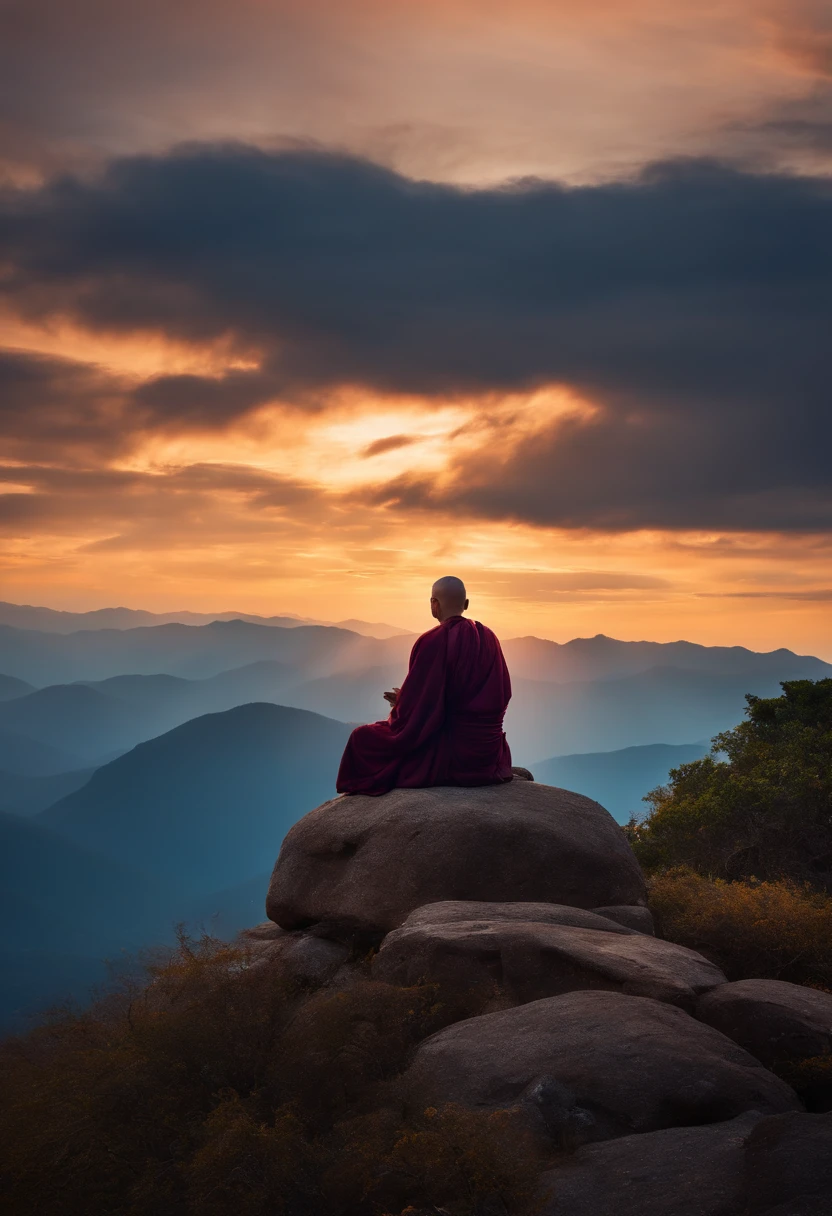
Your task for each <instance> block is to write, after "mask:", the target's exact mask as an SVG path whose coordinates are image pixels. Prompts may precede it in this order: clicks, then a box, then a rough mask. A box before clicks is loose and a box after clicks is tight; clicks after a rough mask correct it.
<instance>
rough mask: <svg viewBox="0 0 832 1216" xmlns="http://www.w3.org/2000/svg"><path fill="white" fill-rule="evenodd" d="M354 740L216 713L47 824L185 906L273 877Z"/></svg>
mask: <svg viewBox="0 0 832 1216" xmlns="http://www.w3.org/2000/svg"><path fill="white" fill-rule="evenodd" d="M348 734H349V728H348V727H347V726H345V725H344V724H343V723H340V722H334V721H332V720H331V719H328V718H324V717H320V716H319V715H317V714H311V713H306V712H304V711H303V710H298V709H289V708H286V707H284V706H278V705H267V704H254V705H243V706H240V707H238V708H236V709H231V710H228V711H227V712H225V713H220V714H208V715H206V716H204V717H201V718H197V719H194V720H193V721H190V722H187V723H185V724H184V725H183V726H179V727H177V728H176V729H175V730H172V731H170V732H168V733H167V734H165V735H162V736H161V737H160V738H158V739H153V740H151V741H150V742H148V743H142V744H140V745H139V746H138V747H136V748H134V749H133V751H131V752H129V753H128V754H127V755H125V756H122V757H120V758H119V759H118V760H114V761H113V762H112V763H111V764H108V765H106V766H105V767H103V768H100V769H98V771H97V772H96V773H95V774H94V775H93V777H92V779H91V780H90V781H89V783H88V784H87V785H85V786H84V787H83V788H82V789H80V790H78V791H77V792H76V793H74V794H70V795H69V796H68V797H66V798H63V799H61V801H60V802H58V803H56V804H55V805H54V806H52V807H50V808H49V809H48V810H47V811H45V812H43V814H42V815H41V816H40V817H39V822H41V823H43V824H45V825H47V826H50V827H53V828H55V829H56V830H58V831H60V832H61V833H62V834H63V835H65V836H67V837H68V838H69V839H71V840H73V841H75V842H76V843H77V844H79V845H82V846H85V847H94V848H95V849H96V850H98V851H100V852H102V853H105V854H106V855H107V856H110V857H113V858H115V859H117V860H121V861H123V862H125V863H129V864H130V865H134V866H136V867H137V868H138V869H140V870H142V871H143V872H145V873H147V874H150V875H153V876H154V877H157V878H160V879H161V880H163V881H165V882H168V881H170V882H175V883H176V886H177V889H178V891H179V892H180V893H181V895H182V897H183V899H186V898H188V897H190V896H196V895H198V894H201V893H209V892H211V891H215V890H220V889H221V888H223V887H228V886H232V885H234V884H236V883H239V882H243V881H244V880H246V879H248V878H250V877H251V876H252V875H253V874H259V873H261V872H263V871H264V870H265V869H267V868H268V866H269V865H270V863H271V861H272V860H273V857H274V854H275V852H276V850H277V848H278V847H279V845H280V841H281V840H282V838H283V835H284V834H285V832H286V830H287V829H288V828H289V827H290V826H291V824H292V823H294V822H295V820H296V819H297V818H299V817H300V815H302V814H303V813H304V812H305V811H306V810H307V809H308V808H309V807H310V806H315V805H316V804H317V803H319V802H322V801H324V800H325V799H326V798H328V797H331V796H332V794H333V793H334V785H335V775H336V773H337V769H338V763H339V760H340V758H341V753H342V751H343V747H344V744H345V742H346V739H347V736H348Z"/></svg>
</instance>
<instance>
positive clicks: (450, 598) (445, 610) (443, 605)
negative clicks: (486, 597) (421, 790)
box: [430, 574, 468, 621]
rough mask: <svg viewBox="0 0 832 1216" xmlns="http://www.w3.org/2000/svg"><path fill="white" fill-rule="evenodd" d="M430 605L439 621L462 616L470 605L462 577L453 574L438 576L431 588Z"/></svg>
mask: <svg viewBox="0 0 832 1216" xmlns="http://www.w3.org/2000/svg"><path fill="white" fill-rule="evenodd" d="M430 605H431V612H432V613H433V615H434V616H435V617H436V619H437V620H438V621H444V620H445V619H446V617H449V616H460V615H461V614H462V613H463V612H464V611H465V609H466V608H467V607H468V598H467V596H466V594H465V584H464V583H463V581H462V579H461V578H456V577H455V576H454V575H453V574H446V575H445V577H444V578H438V579H437V580H436V582H435V583H434V584H433V587H432V588H431V593H430Z"/></svg>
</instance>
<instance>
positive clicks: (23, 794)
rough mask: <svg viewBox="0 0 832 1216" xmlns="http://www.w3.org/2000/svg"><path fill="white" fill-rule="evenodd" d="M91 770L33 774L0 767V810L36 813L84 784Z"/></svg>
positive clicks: (28, 813) (26, 813)
mask: <svg viewBox="0 0 832 1216" xmlns="http://www.w3.org/2000/svg"><path fill="white" fill-rule="evenodd" d="M94 772H95V769H93V768H79V769H74V770H72V771H71V772H65V773H55V774H53V775H51V776H47V777H38V776H35V777H33V776H29V775H26V774H22V773H10V772H8V770H3V769H0V811H11V812H12V813H13V814H15V815H37V814H38V813H39V812H40V811H45V810H46V808H47V807H49V806H51V805H52V803H53V802H57V801H58V799H59V798H65V797H66V795H67V794H72V793H74V792H75V790H79V789H80V788H81V786H82V785H86V784H87V782H88V781H89V779H90V777H91V776H92V775H93V773H94Z"/></svg>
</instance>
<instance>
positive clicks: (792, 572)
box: [0, 0, 832, 659]
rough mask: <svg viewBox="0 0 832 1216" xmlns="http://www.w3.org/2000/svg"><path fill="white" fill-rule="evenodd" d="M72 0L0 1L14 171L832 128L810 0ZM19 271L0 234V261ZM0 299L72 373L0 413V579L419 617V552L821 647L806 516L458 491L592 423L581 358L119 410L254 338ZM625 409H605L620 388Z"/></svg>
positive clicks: (682, 142) (638, 623)
mask: <svg viewBox="0 0 832 1216" xmlns="http://www.w3.org/2000/svg"><path fill="white" fill-rule="evenodd" d="M71 8H72V10H73V14H74V21H75V23H76V32H77V34H78V36H77V37H76V38H74V39H72V38H71V39H70V41H69V43H67V41H66V35H67V28H68V27H67V26H66V23H67V21H68V19H69V18H68V14H69V9H68V8H65V7H64V8H62V7H61V6H58V5H50V4H48V3H47V0H37V2H36V3H34V4H31V5H29V6H28V7H25V6H23V5H11V6H8V13H7V14H5V20H10V21H11V25H10V27H9V30H8V31H7V32H10V33H11V34H12V35H13V39H12V41H13V43H14V46H15V47H16V54H17V56H18V62H19V63H20V64H22V65H26V66H27V68H28V73H29V76H28V79H29V81H30V85H29V86H28V88H27V87H26V84H25V80H24V79H23V77H22V76H21V77H20V79H19V81H18V85H19V88H20V89H21V90H22V91H23V92H22V93H21V99H20V102H19V104H17V105H11V104H10V101H9V99H10V94H11V88H12V85H13V84H14V81H12V84H11V85H9V84H7V86H6V87H5V88H4V89H3V90H1V91H0V102H4V103H5V111H0V166H2V167H3V169H4V171H5V172H4V175H5V180H6V182H7V183H11V185H10V187H9V189H10V190H11V191H12V193H14V195H15V198H18V197H19V191H20V189H21V188H23V189H24V192H25V190H31V191H33V192H36V190H37V187H38V186H39V185H40V184H41V183H42V182H44V181H48V180H49V179H51V178H52V176H53V175H54V174H55V173H56V172H61V171H65V170H72V171H73V172H80V173H81V174H82V175H87V176H89V175H92V176H93V177H94V175H95V174H96V172H97V171H98V168H99V167H100V166H101V165H102V164H104V163H105V162H106V161H107V160H108V159H109V158H111V157H112V156H113V155H116V154H118V155H131V154H134V153H138V152H147V153H152V154H158V153H164V152H165V151H166V150H167V149H169V148H170V147H172V146H173V145H175V144H177V143H179V142H181V141H183V140H213V139H228V138H233V139H236V140H240V141H245V142H248V143H251V144H256V145H259V146H261V147H264V148H267V149H272V148H281V147H287V146H289V147H293V146H296V145H299V144H303V145H304V146H306V145H308V144H309V143H310V142H311V143H312V144H313V145H315V146H318V147H325V148H329V149H332V148H335V149H337V150H340V151H342V152H345V153H348V154H350V155H359V156H363V157H368V158H369V159H371V160H372V161H375V162H377V163H380V164H384V165H386V166H390V167H392V168H393V169H395V170H396V171H397V172H398V173H401V174H404V175H405V176H407V177H413V178H418V179H427V180H429V181H434V182H452V183H458V184H459V183H461V184H464V185H470V186H481V185H482V184H483V183H499V182H503V181H504V180H505V179H507V178H523V177H526V176H535V175H536V176H540V177H542V178H546V179H549V180H554V181H561V182H565V183H570V184H576V183H597V182H607V181H610V180H615V179H622V180H626V179H628V178H630V177H631V176H632V175H633V174H635V173H638V171H639V170H640V169H641V168H642V167H643V166H644V165H646V164H648V163H650V162H652V161H655V160H658V159H661V158H667V157H670V156H679V155H686V156H691V157H699V156H705V155H715V156H718V157H721V158H725V157H727V158H729V159H731V160H732V163H735V164H737V165H739V166H741V167H742V168H743V171H745V170H746V169H749V167H750V169H749V171H751V172H758V171H765V172H771V173H779V174H786V175H789V174H798V175H810V176H813V177H815V178H823V177H824V176H825V175H826V174H828V171H829V160H830V156H832V139H829V140H828V142H826V143H825V142H824V138H821V137H820V136H817V135H816V134H814V135H813V138H811V139H807V138H802V137H801V138H800V139H796V138H794V136H795V132H796V131H798V130H799V131H800V132H803V133H804V134H805V131H806V130H807V129H809V128H811V131H812V132H817V131H819V130H826V129H827V127H828V130H830V131H832V103H830V104H829V105H828V108H827V103H828V102H829V94H828V92H827V89H828V82H829V77H830V72H832V55H831V54H830V47H832V22H830V20H829V11H828V7H827V6H826V5H823V4H819V3H818V4H814V3H811V2H809V0H806V2H799V0H798V2H795V0H792V2H790V3H788V4H787V3H779V2H775V0H725V2H723V3H719V4H716V3H714V4H709V3H697V4H694V3H689V2H688V0H670V2H665V3H661V4H659V3H658V2H657V0H621V2H616V3H612V2H611V0H610V2H609V3H599V4H595V5H592V6H588V5H579V4H577V3H575V2H574V0H569V2H567V0H559V2H555V3H545V4H544V3H535V2H532V0H516V2H515V3H513V4H511V5H509V4H506V3H497V2H496V0H492V2H485V3H483V2H481V0H480V2H478V3H476V4H475V3H474V2H473V0H455V2H454V3H450V4H446V3H443V4H439V3H433V2H432V0H431V2H425V0H422V2H421V3H420V4H418V5H417V4H414V3H402V2H398V3H396V2H393V3H390V2H388V3H384V4H382V3H380V0H349V2H345V0H342V2H341V3H339V4H335V3H332V2H327V0H311V2H310V3H308V4H305V5H303V6H300V5H297V4H288V3H267V2H266V0H244V2H241V3H237V4H235V5H233V6H232V5H231V4H230V3H226V2H224V0H212V2H210V3H203V4H200V5H198V6H197V5H196V4H192V3H180V4H177V5H174V4H172V3H163V2H162V0H153V2H152V3H148V4H147V5H145V6H141V14H142V19H141V22H140V24H139V25H137V24H136V21H137V18H136V14H137V12H138V7H137V6H130V7H129V8H128V6H126V5H121V4H107V5H105V4H103V3H98V2H97V0H83V2H80V3H78V4H75V5H73V6H71ZM41 10H42V11H41ZM39 13H40V16H41V17H43V16H44V14H46V13H48V15H49V18H50V19H49V20H48V21H46V23H45V24H44V22H43V21H41V22H40V23H39V22H38V20H37V18H38V14H39ZM79 15H80V18H85V19H86V20H82V19H80V18H79ZM0 24H2V20H0ZM82 31H86V33H85V35H84V37H83V38H82V37H81V36H80V35H81V32H82ZM1 32H2V30H0V33H1ZM0 68H2V63H0ZM21 71H22V68H21ZM23 93H25V96H24V95H23ZM824 124H826V125H824ZM761 158H767V160H766V161H765V164H764V165H763V164H762V161H761ZM761 165H762V168H761ZM32 197H34V193H33V194H32ZM446 256H448V257H452V256H453V251H447V253H446ZM14 273H16V272H12V271H9V270H8V266H7V263H6V262H3V261H0V288H1V287H2V286H3V284H4V282H10V281H11V280H12V278H13V277H14ZM4 276H6V277H5V279H4ZM61 290H63V288H61ZM33 301H34V302H33ZM2 307H3V311H2V314H0V332H1V333H2V347H3V353H15V354H16V355H21V356H25V357H27V358H30V357H31V358H33V359H40V358H43V357H50V358H51V357H54V358H57V359H59V360H62V361H64V362H63V363H61V364H56V365H55V366H57V367H65V368H66V369H67V379H66V384H67V388H66V397H65V398H64V397H63V396H62V390H61V386H60V377H59V379H58V388H57V389H54V390H53V389H50V393H52V394H53V396H50V397H49V398H48V399H46V397H44V399H42V400H37V401H36V402H35V405H36V407H37V409H38V410H39V411H40V412H39V414H38V418H39V422H38V425H37V426H36V427H25V426H23V425H18V420H17V418H16V415H15V411H16V410H17V409H18V407H17V406H16V405H14V404H13V405H12V406H11V408H10V417H11V419H12V420H11V422H9V423H8V425H7V426H6V430H5V432H4V434H3V435H2V436H0V440H2V444H3V447H2V454H0V528H2V551H1V552H0V580H1V581H2V591H0V598H3V599H6V600H11V601H14V602H29V603H36V604H47V605H49V606H52V607H57V608H71V609H88V608H95V607H101V606H104V605H115V604H119V605H127V606H130V607H141V608H147V609H152V610H157V611H167V610H174V609H181V608H190V609H195V610H203V611H214V610H216V611H220V610H226V609H239V610H241V611H246V612H256V613H263V614H270V613H275V614H277V613H282V612H293V613H297V614H299V615H308V616H313V617H319V618H326V619H343V618H347V617H353V616H355V617H362V618H364V619H367V620H387V621H390V622H391V623H395V624H399V625H402V626H404V627H408V628H412V629H414V630H415V629H420V628H422V627H423V626H425V625H426V624H427V609H426V599H427V592H428V588H429V585H430V583H431V581H432V580H433V579H434V578H435V577H438V576H440V575H443V574H447V573H454V574H459V575H460V576H462V577H463V578H464V579H465V581H466V583H467V584H468V585H469V590H470V593H471V599H472V612H473V613H475V614H476V615H477V616H479V617H481V619H483V620H485V621H486V622H488V623H489V624H492V625H494V626H495V627H496V628H497V629H498V630H499V631H500V632H502V633H503V634H504V635H506V636H512V635H513V636H517V635H521V634H525V633H534V634H537V635H538V636H543V637H549V638H553V639H556V640H559V641H565V640H567V639H568V638H570V637H573V636H579V635H583V636H586V635H591V634H595V633H598V632H603V633H607V634H609V635H612V636H615V637H619V638H631V639H635V638H651V639H655V640H658V641H668V640H674V639H677V638H681V637H684V638H688V639H690V640H692V641H698V642H703V643H708V644H742V645H747V646H750V647H753V648H754V649H766V650H767V649H774V648H776V647H779V646H787V647H789V648H791V649H793V650H796V651H798V652H801V653H814V654H818V655H820V656H821V657H824V658H827V659H832V629H830V619H831V618H832V612H831V611H830V608H832V566H831V565H830V560H831V559H832V535H830V532H829V530H828V529H827V528H826V527H825V526H823V525H818V526H815V527H808V526H805V525H804V526H791V527H788V528H786V527H783V528H778V527H771V526H766V523H765V520H764V519H762V518H761V521H760V524H759V526H754V525H753V520H752V521H751V524H748V523H745V524H744V526H742V527H737V526H736V525H733V526H732V525H730V523H728V524H726V526H718V523H717V524H715V522H714V519H712V518H711V517H710V513H709V512H707V511H704V512H703V514H702V520H701V524H699V525H697V523H696V520H695V519H694V520H692V519H691V518H689V517H685V519H684V520H683V521H681V522H680V520H678V519H674V518H673V515H672V512H671V513H669V515H668V519H667V522H666V524H665V525H664V526H660V525H658V524H656V525H653V526H649V527H648V526H631V525H629V524H627V522H626V521H625V522H624V523H621V524H618V523H616V521H615V518H614V517H613V516H611V517H610V518H609V519H606V520H605V521H604V522H603V524H602V525H601V526H598V525H597V524H592V523H587V522H581V520H580V519H577V518H576V519H575V520H574V521H571V522H568V523H566V524H561V525H559V526H552V525H550V524H547V523H546V522H545V521H543V520H538V519H536V518H532V516H531V515H530V514H529V513H528V512H524V511H523V510H521V509H520V508H517V507H515V506H514V505H512V504H513V503H514V502H515V501H517V497H516V495H515V498H512V499H511V500H510V501H509V499H508V498H507V499H506V503H505V504H504V505H503V506H502V507H499V506H497V507H492V506H491V505H488V506H479V505H478V502H480V499H477V498H476V496H474V497H471V496H470V495H469V494H468V490H469V489H470V488H471V487H474V488H475V489H476V488H477V487H478V486H480V483H482V485H481V488H484V489H491V488H493V487H499V486H500V485H501V484H502V482H503V480H505V481H506V482H508V481H510V480H511V478H514V479H515V481H516V480H517V478H518V471H517V470H518V467H519V469H520V473H519V477H520V479H521V480H522V468H523V462H524V460H526V459H528V460H529V463H530V467H531V465H532V464H533V463H534V457H535V453H536V451H538V450H539V451H541V452H542V451H544V449H546V445H547V444H549V443H551V442H552V436H555V438H557V436H558V435H561V434H563V435H567V434H568V433H571V432H570V428H572V429H573V430H575V429H577V430H580V428H585V429H587V432H589V431H591V430H592V428H593V427H599V428H603V427H604V426H605V425H607V420H608V418H609V417H611V416H610V415H609V412H608V403H607V401H606V399H605V398H604V397H603V394H602V393H600V391H599V392H598V393H594V392H593V390H592V389H591V387H588V385H587V384H586V383H583V384H578V382H577V380H575V381H572V382H570V380H569V379H557V378H551V379H548V380H547V379H546V378H545V377H540V376H539V377H538V378H537V383H534V384H530V385H522V384H509V383H507V382H506V383H503V384H500V383H497V382H496V380H495V383H494V384H493V386H492V387H487V386H486V387H483V386H482V385H479V386H476V387H469V388H467V389H466V388H460V387H458V386H457V387H449V388H448V390H447V391H439V390H436V391H431V392H419V391H413V390H409V389H408V388H407V387H406V386H401V387H398V388H397V387H395V386H392V385H391V387H389V388H388V389H384V388H383V387H382V386H381V384H380V383H362V382H361V378H360V377H357V376H355V377H352V378H350V377H347V376H345V377H344V378H343V379H342V381H341V382H340V383H332V382H328V383H326V384H323V383H322V384H320V385H319V386H317V387H316V388H315V389H314V392H312V390H309V391H307V392H306V394H305V396H304V398H303V400H299V399H298V397H297V395H296V394H293V393H290V392H286V393H284V394H281V393H280V392H279V391H275V392H274V393H273V394H270V395H269V398H268V400H266V401H265V402H263V401H259V402H257V403H255V404H254V405H253V406H252V407H251V408H249V409H246V410H243V411H241V412H238V413H236V414H235V415H234V416H227V417H226V416H224V417H222V418H216V417H211V416H208V414H207V413H206V416H205V417H199V418H196V419H194V418H191V419H188V420H187V421H186V422H183V421H182V418H181V416H178V415H176V414H175V413H174V414H171V416H170V418H169V419H168V418H167V416H166V415H165V414H164V413H156V414H154V415H153V416H152V418H151V417H150V416H148V417H147V418H145V416H144V415H141V416H140V417H138V416H137V417H138V420H137V421H134V422H131V423H129V425H128V423H127V421H126V420H127V418H128V415H127V414H126V413H125V409H126V407H125V405H124V401H125V400H127V398H131V399H132V397H131V394H132V395H135V394H137V393H139V394H140V392H141V390H142V386H146V385H151V384H153V383H154V382H155V381H157V380H158V379H159V378H163V377H167V376H170V377H187V376H192V377H198V378H200V379H201V382H202V383H203V384H206V385H209V386H210V384H211V383H215V384H216V385H221V384H223V383H224V378H227V377H228V376H229V374H234V373H240V374H241V375H246V374H248V373H250V372H252V371H256V370H257V369H260V368H261V367H265V366H266V364H267V362H268V358H269V357H270V356H269V351H270V350H271V349H272V348H271V347H268V349H267V344H264V340H263V339H262V334H260V333H259V332H256V330H255V329H254V328H252V329H251V330H250V332H249V331H246V329H245V326H243V325H242V324H241V325H240V327H238V328H237V329H236V330H235V331H234V332H231V331H230V330H229V332H227V333H225V334H221V333H212V334H207V333H206V334H203V335H202V336H200V335H198V334H193V333H192V334H190V335H188V334H186V333H185V332H184V330H183V328H182V327H181V326H179V327H178V329H177V326H176V325H169V324H166V322H165V321H164V319H160V321H159V323H158V324H156V325H150V324H148V323H147V322H146V321H137V323H136V325H135V326H134V327H133V328H132V329H131V327H130V326H129V325H125V324H124V323H119V324H118V325H115V324H111V323H110V322H109V319H108V318H107V317H106V316H101V317H98V318H97V319H94V320H91V319H90V316H89V315H85V314H84V312H83V308H81V307H80V306H79V307H76V306H75V305H74V304H73V305H72V306H70V305H68V304H67V303H66V300H65V298H64V297H63V296H59V294H58V293H57V292H56V295H55V297H54V302H52V301H51V300H50V299H49V298H45V297H44V292H43V290H42V289H39V294H38V297H37V300H36V301H35V298H34V296H31V295H30V296H27V297H25V298H24V297H22V296H20V295H16V294H15V293H14V291H11V292H9V293H8V295H7V299H6V301H5V303H4V304H3V306H2ZM184 307H187V305H183V308H184ZM358 307H359V308H360V304H359V305H358ZM160 316H161V314H160ZM461 323H462V325H463V326H464V324H465V318H464V317H463V318H462V319H461ZM531 324H532V322H530V325H531ZM247 334H248V336H246V335H247ZM270 340H271V339H270ZM274 341H275V342H276V343H277V345H278V347H279V345H280V334H279V333H278V336H277V338H276V339H274ZM380 357H381V358H384V357H386V355H385V353H384V351H383V350H382V353H381V356H380ZM429 357H430V356H429V353H428V354H427V355H426V358H429ZM76 375H77V377H80V379H78V380H77V382H76V380H75V379H74V377H76ZM800 391H801V390H800V387H799V386H796V388H795V392H796V393H799V392H800ZM310 394H311V395H310ZM628 408H629V413H628V420H629V423H630V425H631V429H632V427H637V426H638V425H639V405H638V402H635V403H631V405H630V406H629V407H628ZM122 422H124V425H123V426H122ZM645 425H647V423H645ZM546 450H548V449H546ZM622 459H624V460H626V459H627V457H626V453H625V454H624V455H623V456H622ZM535 476H537V477H539V476H540V471H539V469H538V470H537V471H536V472H535ZM586 476H587V477H588V478H589V479H590V480H591V477H592V470H591V468H589V470H588V472H587V473H586ZM414 487H416V488H417V489H418V493H416V491H415V490H414ZM425 487H429V491H428V492H426V491H425ZM591 489H592V487H591V485H590V486H589V487H588V492H590V493H591ZM480 497H481V498H482V499H483V501H484V498H483V496H482V495H481V496H480ZM3 503H5V504H6V509H5V510H3V508H2V504H3ZM743 518H745V517H743Z"/></svg>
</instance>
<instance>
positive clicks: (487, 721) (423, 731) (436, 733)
mask: <svg viewBox="0 0 832 1216" xmlns="http://www.w3.org/2000/svg"><path fill="white" fill-rule="evenodd" d="M510 699H511V681H510V680H509V674H508V668H507V667H506V661H505V659H504V658H503V652H502V650H501V649H500V643H499V642H498V641H497V638H496V637H495V636H494V634H493V633H492V632H491V630H490V629H487V628H486V627H485V625H481V624H480V623H479V621H469V620H466V619H465V618H464V617H461V616H452V617H449V618H448V620H446V621H443V622H442V624H441V625H437V626H436V628H435V629H431V630H429V631H428V632H427V633H423V634H422V636H421V637H420V638H417V640H416V642H415V644H414V646H413V650H412V651H411V653H410V667H409V670H408V673H407V676H406V678H405V681H404V683H403V684H402V688H401V692H400V693H399V698H398V701H397V703H396V705H395V707H394V708H393V710H392V711H391V713H390V716H389V718H388V719H387V721H386V722H372V723H370V725H368V726H358V727H356V729H355V730H354V731H353V732H352V734H351V735H350V737H349V740H348V741H347V746H346V748H345V749H344V755H343V758H342V760H341V768H340V770H339V772H338V781H337V782H336V789H337V790H338V792H339V793H340V794H386V793H387V791H388V790H391V789H394V788H397V787H399V788H400V787H415V786H426V785H496V784H498V783H499V782H501V781H511V752H510V751H509V749H508V743H507V742H506V737H505V735H504V734H503V716H504V715H505V712H506V707H507V706H508V703H509V700H510Z"/></svg>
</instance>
